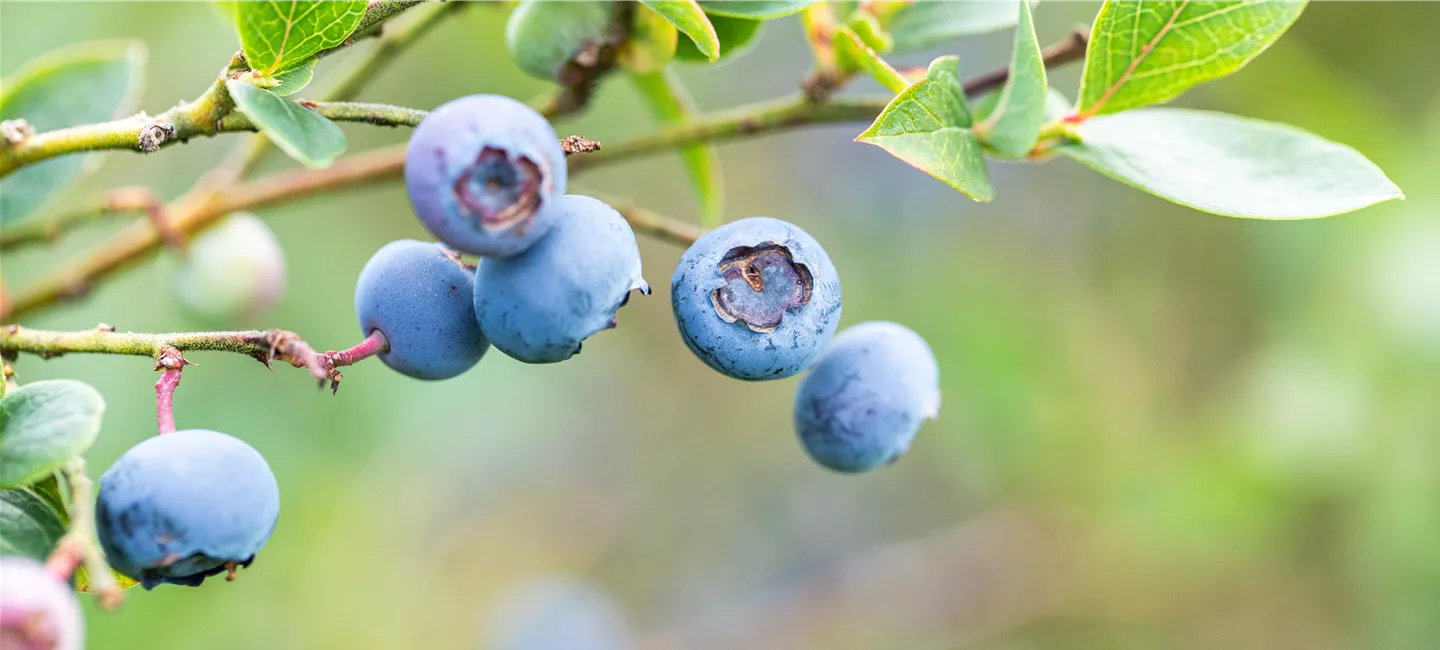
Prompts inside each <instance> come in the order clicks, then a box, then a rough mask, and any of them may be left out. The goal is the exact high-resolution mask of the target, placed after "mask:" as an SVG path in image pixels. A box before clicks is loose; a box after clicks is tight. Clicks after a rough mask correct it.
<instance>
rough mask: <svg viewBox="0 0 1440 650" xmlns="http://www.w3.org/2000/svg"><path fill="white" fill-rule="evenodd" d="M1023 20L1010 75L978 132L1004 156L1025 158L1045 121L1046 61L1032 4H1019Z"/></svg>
mask: <svg viewBox="0 0 1440 650" xmlns="http://www.w3.org/2000/svg"><path fill="white" fill-rule="evenodd" d="M1018 4H1019V6H1020V21H1019V24H1018V25H1017V26H1016V27H1015V50H1014V53H1013V55H1012V56H1011V59H1010V78H1009V80H1008V81H1006V82H1005V88H1004V89H1002V90H1001V91H1000V92H999V94H998V96H997V97H996V100H995V107H994V109H993V111H991V112H989V114H988V116H987V117H985V118H984V119H983V120H981V121H980V122H979V123H977V124H976V125H975V133H976V134H977V135H978V136H979V138H980V140H981V141H982V142H984V143H985V145H986V146H988V147H989V148H990V149H992V150H994V151H995V153H997V154H999V155H1001V156H1009V157H1012V158H1021V157H1024V156H1025V154H1027V153H1029V152H1030V150H1031V149H1033V148H1034V147H1035V142H1036V141H1037V140H1039V139H1040V127H1041V126H1042V125H1043V124H1044V122H1045V100H1046V93H1047V91H1048V89H1049V86H1047V85H1046V81H1045V62H1044V61H1043V60H1041V55H1040V41H1039V40H1037V39H1036V38H1035V23H1034V21H1033V20H1032V18H1031V17H1030V5H1029V3H1025V2H1021V3H1018Z"/></svg>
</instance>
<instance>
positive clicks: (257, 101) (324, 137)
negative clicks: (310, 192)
mask: <svg viewBox="0 0 1440 650" xmlns="http://www.w3.org/2000/svg"><path fill="white" fill-rule="evenodd" d="M225 88H226V89H227V90H229V91H230V97H231V98H232V99H234V100H235V108H236V109H238V110H239V111H240V112H241V113H243V114H245V116H246V117H248V118H250V121H251V122H254V123H255V127H256V128H257V129H259V131H260V132H261V133H264V134H265V135H266V136H268V137H269V138H270V141H271V142H274V143H275V146H277V147H280V149H281V150H282V151H284V152H285V153H286V154H288V155H289V156H290V157H291V158H294V159H295V160H298V161H300V163H301V164H303V165H305V166H306V167H312V168H320V167H328V166H330V163H332V162H334V161H335V159H336V158H337V157H339V156H340V154H343V153H345V134H344V133H343V132H342V131H341V130H340V127H338V126H336V125H335V123H334V122H331V121H330V120H327V119H325V118H324V117H321V116H319V115H316V114H315V112H314V111H311V110H310V109H308V108H305V107H304V106H301V105H299V104H297V103H295V102H292V101H290V100H288V99H285V98H283V97H280V96H278V95H276V94H275V93H272V92H270V91H268V90H265V89H264V88H259V87H257V86H255V85H254V84H250V83H247V82H244V81H239V80H235V79H231V80H230V81H227V82H225Z"/></svg>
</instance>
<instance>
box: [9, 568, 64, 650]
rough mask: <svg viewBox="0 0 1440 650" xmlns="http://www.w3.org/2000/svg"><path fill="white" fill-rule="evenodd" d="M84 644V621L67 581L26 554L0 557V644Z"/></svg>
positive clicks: (28, 647)
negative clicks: (25, 555)
mask: <svg viewBox="0 0 1440 650" xmlns="http://www.w3.org/2000/svg"><path fill="white" fill-rule="evenodd" d="M84 647H85V626H84V621H83V620H82V619H81V618H80V604H79V603H78V602H76V599H75V591H74V590H72V589H71V588H70V585H68V584H65V583H64V582H62V581H61V580H60V579H58V578H56V577H55V576H54V575H51V573H50V571H49V570H47V569H46V568H45V565H43V564H40V563H39V562H36V561H35V560H32V559H30V558H28V557H20V556H10V557H5V558H0V648H4V649H5V650H80V649H81V648H84Z"/></svg>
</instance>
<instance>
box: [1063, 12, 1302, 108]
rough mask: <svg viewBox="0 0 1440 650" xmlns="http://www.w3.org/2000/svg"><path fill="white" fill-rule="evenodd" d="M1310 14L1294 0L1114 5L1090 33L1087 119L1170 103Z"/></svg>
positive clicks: (1083, 86) (1084, 101) (1082, 100)
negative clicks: (1304, 13) (1306, 14)
mask: <svg viewBox="0 0 1440 650" xmlns="http://www.w3.org/2000/svg"><path fill="white" fill-rule="evenodd" d="M1304 10H1305V3H1304V2H1291V1H1289V0H1263V1H1257V0H1249V1H1245V2H1235V1H1227V0H1221V1H1214V2H1192V1H1191V0H1167V1H1152V2H1144V3H1142V2H1139V1H1138V0H1127V1H1123V2H1122V1H1117V0H1110V1H1109V2H1106V3H1105V5H1104V6H1103V7H1101V8H1100V15H1099V16H1097V17H1096V18H1095V26H1094V27H1092V28H1091V30H1090V46H1089V49H1088V51H1087V53H1086V55H1085V72H1084V73H1083V74H1082V75H1081V80H1080V97H1079V100H1078V109H1079V111H1080V114H1081V115H1082V116H1085V117H1089V116H1093V115H1100V114H1104V113H1118V112H1120V111H1124V110H1129V109H1132V108H1139V107H1141V106H1147V105H1150V104H1158V103H1160V102H1165V101H1169V100H1171V99H1174V98H1175V97H1176V96H1178V95H1179V94H1180V93H1183V92H1185V91H1186V90H1187V89H1189V88H1190V87H1191V86H1194V85H1196V84H1198V83H1201V82H1204V81H1209V80H1211V79H1218V78H1220V77H1223V76H1225V75H1227V74H1230V73H1232V72H1234V71H1236V70H1239V69H1240V68H1241V67H1243V66H1244V65H1245V64H1246V63H1248V62H1249V61H1250V59H1253V58H1255V57H1256V56H1259V54H1260V53H1261V52H1264V51H1265V48H1267V47H1270V44H1271V43H1274V42H1275V39H1278V38H1280V35H1281V34H1283V33H1285V30H1286V29H1287V28H1289V27H1290V24H1291V23H1294V22H1295V19H1296V18H1299V17H1300V12H1301V11H1304Z"/></svg>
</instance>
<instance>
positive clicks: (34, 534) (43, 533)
mask: <svg viewBox="0 0 1440 650" xmlns="http://www.w3.org/2000/svg"><path fill="white" fill-rule="evenodd" d="M64 535H65V524H64V523H62V522H61V520H60V515H59V514H58V513H56V512H55V510H54V509H53V508H51V507H50V504H49V503H47V502H46V501H45V499H43V498H41V497H40V496H39V495H37V494H35V493H34V492H31V491H30V490H27V489H25V488H15V489H10V490H0V555H21V556H24V557H28V558H30V559H32V560H37V561H40V562H44V561H45V558H46V556H48V555H50V552H51V551H54V550H55V545H56V544H57V543H59V542H60V538H61V537H63V536H64Z"/></svg>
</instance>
